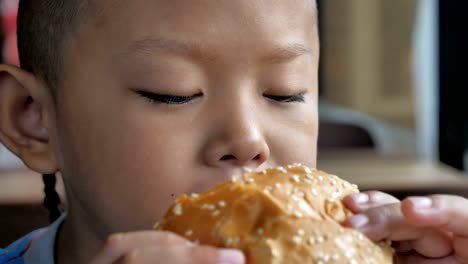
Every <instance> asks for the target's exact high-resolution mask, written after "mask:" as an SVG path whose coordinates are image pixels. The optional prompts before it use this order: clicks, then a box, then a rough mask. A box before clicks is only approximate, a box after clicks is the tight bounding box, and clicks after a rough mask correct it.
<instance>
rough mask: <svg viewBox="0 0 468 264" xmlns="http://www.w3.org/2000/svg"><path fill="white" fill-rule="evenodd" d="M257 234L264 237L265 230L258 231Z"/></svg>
mask: <svg viewBox="0 0 468 264" xmlns="http://www.w3.org/2000/svg"><path fill="white" fill-rule="evenodd" d="M257 234H258V235H260V236H263V234H264V231H263V228H259V229H257Z"/></svg>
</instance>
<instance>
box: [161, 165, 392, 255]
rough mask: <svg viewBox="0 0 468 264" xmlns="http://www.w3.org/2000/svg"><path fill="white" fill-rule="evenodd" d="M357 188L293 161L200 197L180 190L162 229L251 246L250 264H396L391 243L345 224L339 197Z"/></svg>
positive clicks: (199, 239) (234, 245) (204, 240)
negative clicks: (291, 163)
mask: <svg viewBox="0 0 468 264" xmlns="http://www.w3.org/2000/svg"><path fill="white" fill-rule="evenodd" d="M356 192H358V189H357V187H356V186H355V185H352V184H350V183H348V182H346V181H344V180H342V179H340V178H338V177H337V176H334V175H330V174H327V173H325V172H322V171H319V170H315V169H310V168H308V167H305V166H302V165H290V166H287V167H278V168H275V169H268V170H265V171H262V172H249V173H246V174H245V175H244V177H243V179H233V180H232V181H228V182H225V183H222V184H220V185H218V186H215V187H214V188H212V189H211V190H209V191H207V192H205V193H203V194H200V195H197V194H193V195H191V196H187V195H182V196H181V197H179V198H178V199H177V201H176V203H175V204H174V205H173V206H172V207H171V208H170V209H169V210H168V212H167V213H166V215H165V216H164V219H163V220H162V221H161V222H160V223H159V224H157V225H156V226H155V229H157V230H166V231H171V232H174V233H177V234H180V235H181V236H184V237H186V238H187V239H189V240H191V241H194V242H196V243H200V244H204V245H212V246H216V247H224V248H237V249H240V250H242V251H244V252H245V254H246V256H247V260H248V261H247V262H248V263H249V264H260V263H261V264H283V263H337V264H338V263H343V264H344V263H346V264H349V263H351V264H358V263H359V264H360V263H366V264H367V263H368V264H372V263H375V264H387V263H388V264H390V263H394V261H393V255H394V254H393V253H394V252H393V250H392V248H391V247H390V246H389V245H388V243H379V244H374V243H373V242H372V241H370V240H369V239H367V238H366V237H365V236H364V235H363V234H361V233H360V232H358V231H356V230H354V229H350V228H345V227H342V226H341V224H340V223H342V222H343V221H344V220H345V219H346V218H348V217H349V216H351V212H350V211H349V210H347V209H346V208H345V207H344V206H343V204H342V202H341V199H342V198H344V197H345V196H347V195H349V194H352V193H356Z"/></svg>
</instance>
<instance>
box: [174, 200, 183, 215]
mask: <svg viewBox="0 0 468 264" xmlns="http://www.w3.org/2000/svg"><path fill="white" fill-rule="evenodd" d="M172 212H173V213H174V214H175V215H177V216H180V215H182V205H181V204H179V203H178V204H176V205H175V206H174V209H173V210H172Z"/></svg>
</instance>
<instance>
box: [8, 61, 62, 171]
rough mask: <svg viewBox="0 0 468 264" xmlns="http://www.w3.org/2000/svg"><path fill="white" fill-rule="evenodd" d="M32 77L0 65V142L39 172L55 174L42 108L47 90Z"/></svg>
mask: <svg viewBox="0 0 468 264" xmlns="http://www.w3.org/2000/svg"><path fill="white" fill-rule="evenodd" d="M46 90H47V89H46V88H45V87H44V85H42V83H41V82H40V81H38V80H37V79H36V77H34V75H33V74H31V73H29V72H26V71H24V70H22V69H19V68H17V67H14V66H9V65H0V142H2V143H3V144H4V145H5V146H6V147H7V148H8V149H10V150H11V151H12V152H13V153H15V154H16V155H17V156H18V157H20V158H21V159H22V160H23V162H24V163H25V164H26V165H27V166H28V167H29V168H31V169H33V170H35V171H37V172H40V173H53V172H55V171H57V162H56V158H55V155H54V151H53V147H52V146H51V143H50V139H49V131H48V127H51V126H50V124H47V123H46V118H44V117H45V115H46V113H45V109H46V104H49V103H50V101H51V100H48V98H47V97H48V96H50V94H48V91H46Z"/></svg>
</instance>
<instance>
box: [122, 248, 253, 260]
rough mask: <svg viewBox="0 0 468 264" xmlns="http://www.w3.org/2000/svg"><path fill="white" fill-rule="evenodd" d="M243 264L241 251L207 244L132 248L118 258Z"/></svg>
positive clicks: (243, 258) (243, 257)
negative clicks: (219, 248) (220, 248)
mask: <svg viewBox="0 0 468 264" xmlns="http://www.w3.org/2000/svg"><path fill="white" fill-rule="evenodd" d="M157 260H164V263H175V264H177V263H194V264H205V263H206V264H220V263H222V264H245V261H246V260H245V256H244V254H242V252H240V251H238V250H233V249H223V250H218V249H216V248H213V247H207V246H175V247H174V246H172V247H167V246H162V247H161V246H160V247H145V248H142V249H136V250H133V251H131V252H129V253H127V254H125V255H124V256H122V258H120V259H119V261H118V262H117V263H119V264H130V263H154V262H155V261H157Z"/></svg>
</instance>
